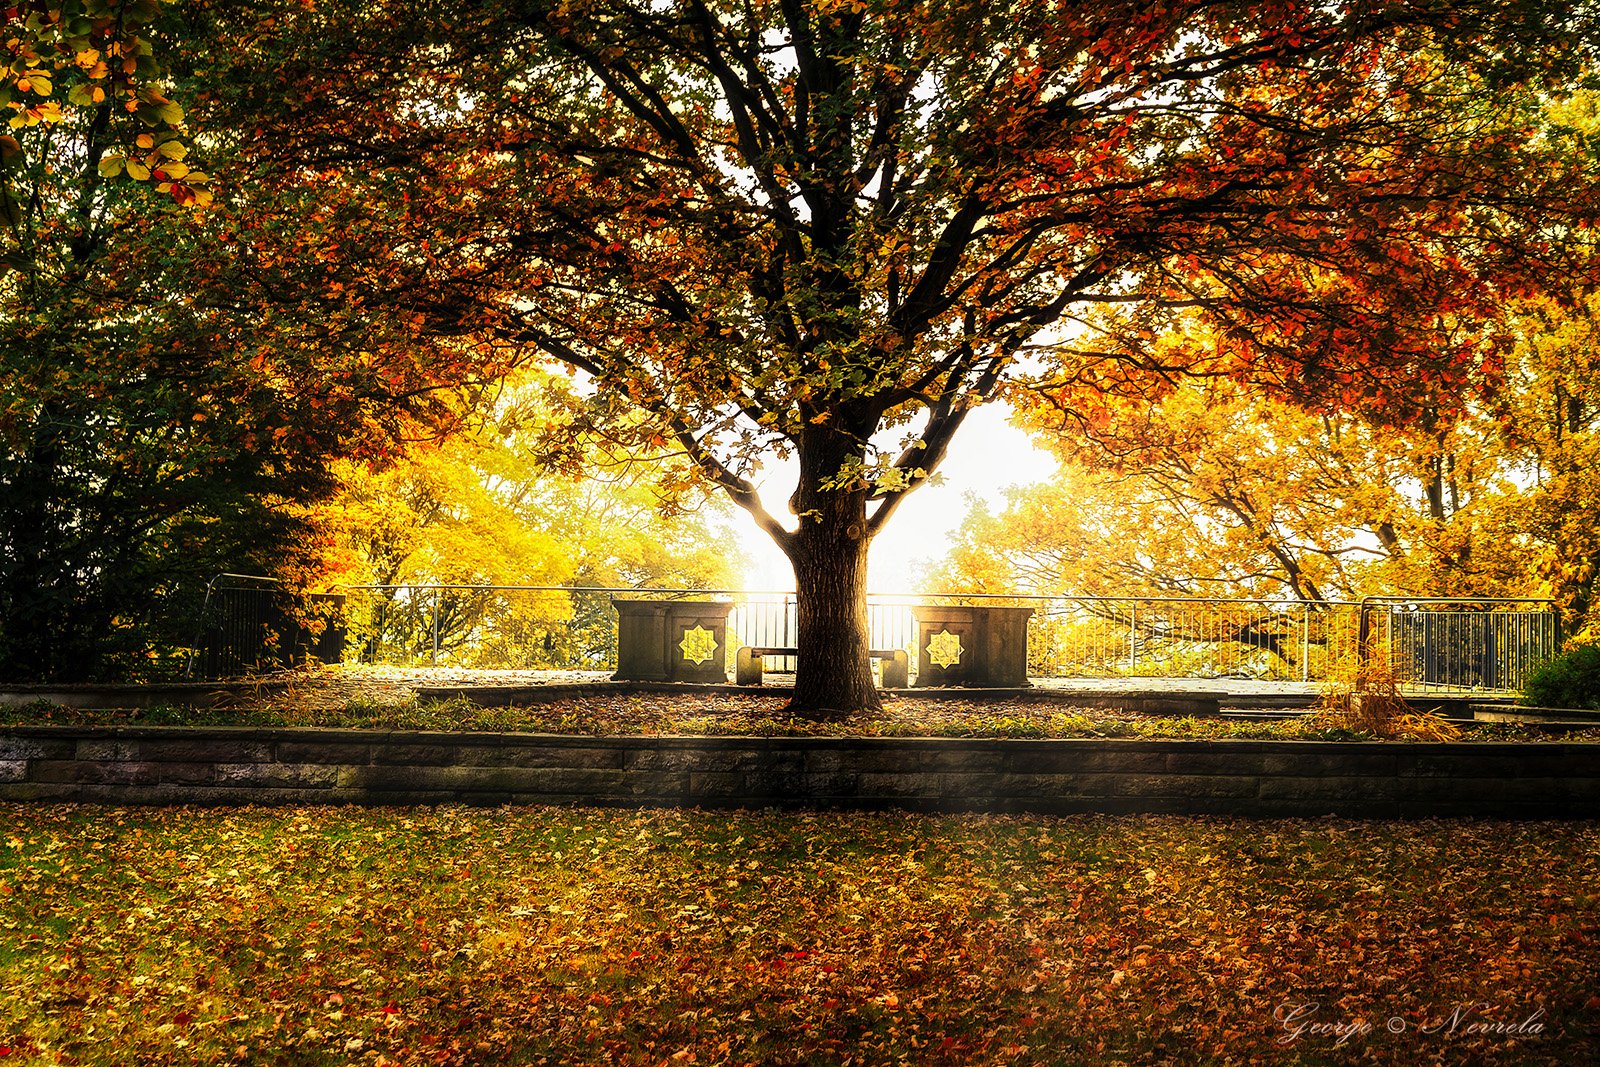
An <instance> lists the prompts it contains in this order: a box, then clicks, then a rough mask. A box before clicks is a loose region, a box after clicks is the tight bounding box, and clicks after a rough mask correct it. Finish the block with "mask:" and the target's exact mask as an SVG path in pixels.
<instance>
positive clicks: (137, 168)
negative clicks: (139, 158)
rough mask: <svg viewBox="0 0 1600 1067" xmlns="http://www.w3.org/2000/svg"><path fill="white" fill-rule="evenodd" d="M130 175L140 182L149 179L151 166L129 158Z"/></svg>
mask: <svg viewBox="0 0 1600 1067" xmlns="http://www.w3.org/2000/svg"><path fill="white" fill-rule="evenodd" d="M128 177H130V178H132V179H133V180H134V181H139V182H144V181H149V180H150V168H149V167H147V166H145V165H144V164H143V163H136V162H134V161H133V160H131V159H130V160H128Z"/></svg>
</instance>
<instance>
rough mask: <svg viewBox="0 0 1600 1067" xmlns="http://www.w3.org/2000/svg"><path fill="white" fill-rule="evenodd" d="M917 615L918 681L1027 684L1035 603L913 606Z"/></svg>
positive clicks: (996, 685)
mask: <svg viewBox="0 0 1600 1067" xmlns="http://www.w3.org/2000/svg"><path fill="white" fill-rule="evenodd" d="M911 614H912V615H913V617H915V618H916V620H917V685H918V686H925V685H974V686H984V687H990V688H1007V689H1009V688H1016V687H1020V686H1025V685H1028V684H1029V682H1028V619H1029V617H1030V616H1032V615H1033V609H1032V608H999V607H944V606H931V605H924V606H920V607H915V608H912V609H911Z"/></svg>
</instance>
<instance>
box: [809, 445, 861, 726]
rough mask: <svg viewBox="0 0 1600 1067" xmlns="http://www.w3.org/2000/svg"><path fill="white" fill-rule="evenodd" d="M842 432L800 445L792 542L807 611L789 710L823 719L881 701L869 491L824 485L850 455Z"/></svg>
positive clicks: (850, 712) (843, 715) (859, 488)
mask: <svg viewBox="0 0 1600 1067" xmlns="http://www.w3.org/2000/svg"><path fill="white" fill-rule="evenodd" d="M841 437H842V435H839V434H835V433H831V432H828V431H820V432H819V433H817V434H815V435H808V436H807V438H806V439H805V440H803V441H802V443H801V448H800V456H799V459H800V485H799V488H798V489H796V491H795V499H794V509H795V512H796V514H798V515H799V517H800V526H799V528H798V529H797V530H795V532H794V533H793V534H792V535H791V536H790V541H789V544H788V552H789V561H790V563H791V564H793V566H794V582H795V593H796V600H797V602H798V606H799V616H800V618H799V634H798V639H797V641H796V642H795V647H796V648H797V649H799V653H800V654H799V658H798V663H797V666H796V670H795V679H794V698H793V699H792V700H791V701H790V703H789V710H790V711H792V712H795V713H798V714H802V715H807V716H811V717H814V718H818V719H826V718H843V717H845V716H847V715H850V714H852V713H854V712H858V711H876V710H877V709H878V708H880V707H881V706H882V702H881V701H880V700H879V698H878V690H877V687H876V686H875V685H874V684H873V681H872V662H871V660H870V659H869V657H868V656H867V652H868V650H869V649H870V648H871V645H870V644H869V635H868V629H867V547H868V545H869V544H870V538H869V537H868V536H867V515H866V506H867V490H866V487H865V486H853V487H846V488H839V489H823V488H821V485H822V483H823V482H825V481H827V480H828V479H832V478H836V477H837V476H838V474H839V471H840V469H841V467H842V466H843V463H844V461H845V460H846V459H847V458H848V457H849V455H850V452H851V449H850V447H849V445H848V444H847V443H846V441H845V440H842V439H841Z"/></svg>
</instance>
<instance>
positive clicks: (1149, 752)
mask: <svg viewBox="0 0 1600 1067" xmlns="http://www.w3.org/2000/svg"><path fill="white" fill-rule="evenodd" d="M1167 758H1168V751H1167V749H1166V748H1165V747H1156V746H1153V745H1151V744H1149V743H1147V742H1139V741H1127V742H1117V741H1106V742H1099V741H1016V742H1012V747H1010V748H1009V749H1008V750H1007V751H1006V758H1005V763H1006V766H1007V768H1009V769H1010V770H1012V771H1015V772H1017V773H1019V774H1101V773H1104V774H1154V773H1158V772H1160V771H1164V770H1166V767H1167Z"/></svg>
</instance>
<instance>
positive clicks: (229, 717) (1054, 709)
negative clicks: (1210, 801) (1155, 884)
mask: <svg viewBox="0 0 1600 1067" xmlns="http://www.w3.org/2000/svg"><path fill="white" fill-rule="evenodd" d="M783 702H784V698H782V697H777V696H755V695H749V696H746V695H731V696H730V695H720V694H716V695H708V694H659V693H651V694H639V695H631V696H604V697H602V696H585V697H569V698H563V699H560V700H555V701H551V702H549V703H544V704H533V705H527V706H520V707H479V706H477V705H475V704H473V703H471V702H470V701H467V700H464V699H461V698H455V699H451V700H443V701H438V700H418V699H416V698H415V697H414V696H413V697H403V698H391V699H386V700H384V699H373V698H371V697H364V696H357V697H354V698H352V699H347V700H344V701H343V702H342V703H336V704H330V703H327V702H325V701H324V702H318V701H312V700H305V699H298V700H297V699H294V698H293V697H292V695H291V697H290V698H288V699H285V698H284V697H282V696H280V695H273V694H268V695H265V696H263V697H261V698H259V699H257V700H253V701H251V702H249V703H247V704H245V705H243V706H240V707H234V708H214V709H207V708H188V707H158V708H151V709H145V710H142V711H137V712H128V711H121V712H115V711H92V710H84V709H78V708H67V707H59V706H56V705H51V704H46V703H38V704H31V705H23V706H17V707H6V708H0V726H17V725H51V724H54V725H64V726H80V725H151V726H320V727H335V728H350V729H375V730H447V731H448V730H474V731H489V732H513V733H521V732H531V733H560V734H588V735H595V736H614V735H641V734H648V735H661V734H686V735H705V736H726V735H757V736H763V735H764V736H779V735H782V736H796V735H801V736H806V735H811V736H850V737H1012V738H1050V737H1121V738H1178V739H1187V738H1192V739H1215V740H1227V739H1233V740H1250V739H1260V740H1317V741H1364V740H1374V739H1375V738H1376V735H1375V734H1374V733H1372V732H1370V731H1368V730H1363V729H1360V728H1359V727H1357V726H1352V725H1351V724H1350V723H1349V722H1346V721H1343V720H1341V719H1339V718H1338V717H1335V716H1331V715H1329V714H1327V713H1325V712H1324V713H1320V714H1316V715H1311V716H1303V717H1293V718H1286V719H1277V720H1270V719H1269V720H1239V719H1213V718H1192V717H1189V718H1185V717H1171V716H1151V715H1143V714H1140V713H1137V712H1126V711H1119V710H1116V709H1101V708H1084V707H1073V706H1070V705H1067V704H1063V703H1062V701H1061V700H1060V699H1059V698H1046V697H1031V698H1030V697H1022V698H1012V699H1007V700H938V701H923V700H913V699H891V700H888V701H886V703H885V707H884V710H883V712H881V713H878V714H874V715H863V716H857V717H855V718H852V719H849V720H846V721H844V722H815V721H811V720H808V719H802V718H796V717H794V716H790V715H786V714H785V713H784V712H783V710H782V709H783ZM1548 736H1549V735H1547V734H1544V733H1542V732H1539V731H1535V730H1531V729H1529V728H1528V727H1526V726H1524V725H1521V724H1515V723H1504V724H1501V723H1495V724H1483V725H1480V726H1476V727H1468V728H1467V729H1466V730H1465V731H1463V739H1465V740H1475V741H1539V740H1545V739H1547V738H1548ZM1559 736H1560V738H1561V739H1562V740H1590V741H1594V740H1600V728H1592V729H1585V730H1578V731H1573V732H1570V733H1565V734H1562V735H1559ZM1401 737H1402V738H1405V737H1406V735H1405V734H1404V733H1402V734H1401ZM1416 739H1419V740H1431V739H1433V737H1432V736H1423V737H1419V738H1416Z"/></svg>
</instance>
